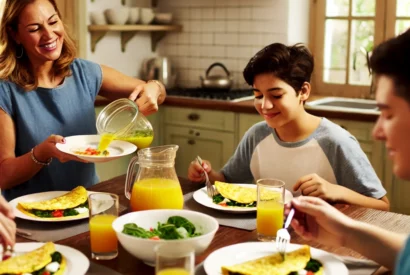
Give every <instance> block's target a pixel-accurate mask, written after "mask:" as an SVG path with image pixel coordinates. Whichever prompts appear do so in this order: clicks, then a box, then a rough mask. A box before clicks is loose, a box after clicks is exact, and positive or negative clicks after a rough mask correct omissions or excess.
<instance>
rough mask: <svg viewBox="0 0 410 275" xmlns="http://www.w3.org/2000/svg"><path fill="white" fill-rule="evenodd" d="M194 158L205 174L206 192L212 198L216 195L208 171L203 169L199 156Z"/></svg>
mask: <svg viewBox="0 0 410 275" xmlns="http://www.w3.org/2000/svg"><path fill="white" fill-rule="evenodd" d="M196 160H197V162H198V163H199V165H200V166H201V167H202V170H203V171H204V174H205V185H206V193H207V195H208V197H210V198H213V197H214V196H215V195H216V192H215V189H214V187H213V186H212V183H211V182H210V181H209V177H208V173H207V172H206V171H205V169H204V167H203V166H202V163H203V161H202V159H201V157H200V156H197V157H196Z"/></svg>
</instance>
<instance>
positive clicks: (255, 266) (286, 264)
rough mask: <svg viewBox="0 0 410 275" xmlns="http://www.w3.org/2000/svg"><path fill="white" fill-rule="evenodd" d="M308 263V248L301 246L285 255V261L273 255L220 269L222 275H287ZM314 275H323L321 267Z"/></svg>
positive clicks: (277, 255) (280, 256)
mask: <svg viewBox="0 0 410 275" xmlns="http://www.w3.org/2000/svg"><path fill="white" fill-rule="evenodd" d="M309 261H310V247H309V246H307V245H303V246H302V247H301V248H299V249H297V250H295V251H292V252H289V253H286V254H285V260H283V258H282V255H280V254H279V253H275V254H272V255H269V256H265V257H262V258H258V259H255V260H252V261H248V262H244V263H240V264H236V265H232V266H222V268H221V269H222V274H223V275H232V274H235V275H288V274H290V273H292V272H298V271H300V270H303V269H304V268H305V267H306V264H307V263H308V262H309ZM315 274H317V275H320V274H323V267H321V268H320V270H319V271H317V272H316V273H315Z"/></svg>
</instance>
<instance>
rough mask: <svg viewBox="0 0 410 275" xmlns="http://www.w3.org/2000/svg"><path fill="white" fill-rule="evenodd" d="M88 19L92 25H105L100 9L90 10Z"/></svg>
mask: <svg viewBox="0 0 410 275" xmlns="http://www.w3.org/2000/svg"><path fill="white" fill-rule="evenodd" d="M90 21H91V24H93V25H106V24H107V20H105V16H104V13H103V12H102V11H92V12H90Z"/></svg>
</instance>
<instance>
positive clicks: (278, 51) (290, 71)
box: [243, 43, 314, 94]
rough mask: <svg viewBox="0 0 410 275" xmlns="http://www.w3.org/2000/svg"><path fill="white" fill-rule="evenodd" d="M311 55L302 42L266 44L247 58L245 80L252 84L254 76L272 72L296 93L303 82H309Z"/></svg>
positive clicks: (312, 63) (311, 67)
mask: <svg viewBox="0 0 410 275" xmlns="http://www.w3.org/2000/svg"><path fill="white" fill-rule="evenodd" d="M313 66H314V62H313V56H312V54H311V53H310V51H309V49H308V48H306V47H305V46H304V45H303V44H296V45H293V46H286V45H283V44H281V43H274V44H270V45H269V46H266V47H265V48H263V49H262V50H260V51H259V52H258V53H256V54H255V56H254V57H252V58H251V60H249V62H248V64H247V65H246V67H245V69H244V71H243V77H244V78H245V80H246V82H247V83H248V84H249V85H250V86H253V82H254V79H255V76H257V75H259V74H264V73H272V74H273V75H275V76H276V77H278V78H280V79H281V80H283V81H285V82H286V83H287V84H289V85H290V86H292V87H293V89H295V91H296V93H297V94H298V93H299V91H300V89H301V88H302V85H303V83H304V82H310V77H311V75H312V71H313Z"/></svg>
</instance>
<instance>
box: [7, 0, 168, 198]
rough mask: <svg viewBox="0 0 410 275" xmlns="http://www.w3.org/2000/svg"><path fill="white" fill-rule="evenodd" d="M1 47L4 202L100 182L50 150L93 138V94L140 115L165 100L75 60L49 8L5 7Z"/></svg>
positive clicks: (159, 90) (22, 1)
mask: <svg viewBox="0 0 410 275" xmlns="http://www.w3.org/2000/svg"><path fill="white" fill-rule="evenodd" d="M0 45H2V47H1V48H0V64H1V67H0V144H1V146H0V175H1V176H0V188H1V189H2V192H3V195H4V196H5V198H6V199H7V200H11V199H13V198H16V197H19V196H22V195H25V194H30V193H35V192H42V191H50V190H70V189H72V188H74V187H75V186H78V185H83V186H85V187H88V186H91V185H92V184H95V183H96V182H97V181H98V178H97V176H96V172H95V167H94V164H91V163H81V162H80V160H79V159H77V158H75V157H73V156H70V155H68V154H64V153H62V152H60V151H59V150H57V148H56V146H55V145H56V143H64V142H65V140H64V137H65V136H72V135H81V134H95V133H96V128H95V114H94V100H95V97H96V96H97V94H99V95H102V96H104V97H107V98H110V99H116V98H121V97H128V98H130V99H132V100H134V101H136V103H137V105H138V106H139V108H140V111H141V112H142V113H144V114H145V115H149V114H151V113H154V112H156V111H157V109H158V105H159V104H161V103H162V102H163V101H164V99H165V95H166V92H165V88H164V86H163V85H162V84H161V83H159V82H158V81H153V82H149V83H145V82H144V81H142V80H139V79H135V78H132V77H128V76H126V75H123V74H121V73H120V72H118V71H116V70H114V69H112V68H109V67H106V66H103V65H98V64H96V63H93V62H90V61H86V60H83V59H78V58H75V55H76V49H75V45H74V42H73V40H72V39H71V38H70V36H69V35H68V33H66V31H65V28H64V24H63V22H62V21H61V18H60V12H59V11H58V8H57V5H56V2H55V1H54V0H19V1H15V0H6V3H5V8H4V13H3V17H2V19H1V32H0ZM52 160H54V161H52ZM68 161H70V162H68Z"/></svg>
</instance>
